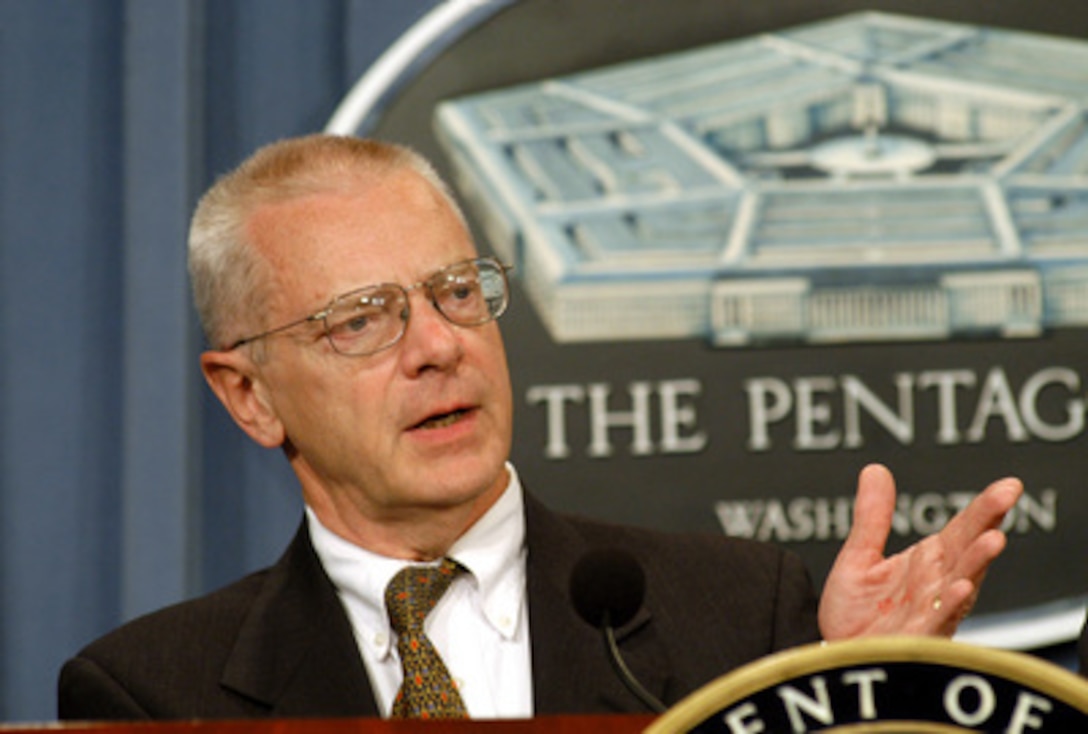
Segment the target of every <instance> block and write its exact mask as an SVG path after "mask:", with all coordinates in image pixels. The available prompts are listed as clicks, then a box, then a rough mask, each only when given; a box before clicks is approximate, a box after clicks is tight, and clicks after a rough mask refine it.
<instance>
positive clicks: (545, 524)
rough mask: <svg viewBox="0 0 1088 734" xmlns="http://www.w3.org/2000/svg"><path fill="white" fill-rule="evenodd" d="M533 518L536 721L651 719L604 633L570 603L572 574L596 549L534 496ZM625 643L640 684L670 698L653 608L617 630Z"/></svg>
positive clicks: (529, 527)
mask: <svg viewBox="0 0 1088 734" xmlns="http://www.w3.org/2000/svg"><path fill="white" fill-rule="evenodd" d="M525 515H526V541H527V544H528V546H527V547H528V549H529V552H528V560H527V564H528V569H527V570H528V573H527V576H528V597H529V629H530V637H531V638H532V667H533V698H534V705H535V712H536V714H537V715H542V714H555V713H582V712H594V711H599V712H606V711H615V712H644V711H645V708H644V707H643V705H642V704H641V703H640V702H639V701H638V699H637V698H635V697H634V695H633V694H631V693H630V692H629V691H628V690H627V689H626V687H625V686H624V685H623V683H622V682H621V681H620V680H619V678H618V677H617V675H616V673H615V671H614V670H613V669H612V667H611V663H610V661H609V659H608V655H607V654H606V652H605V644H604V640H603V638H602V635H601V632H600V630H597V629H594V628H593V627H591V626H590V625H589V624H587V623H586V622H585V621H584V620H582V619H581V617H579V616H578V613H577V612H576V611H575V610H574V606H573V605H572V604H571V601H570V593H569V588H568V585H569V579H570V573H571V570H572V569H573V568H574V565H575V563H577V561H578V559H579V558H581V556H582V554H583V553H585V552H586V551H587V550H589V549H590V548H591V547H593V542H592V541H590V540H588V539H587V538H586V537H585V536H583V534H582V533H581V532H580V530H579V528H578V527H577V526H575V525H574V524H573V523H571V522H570V521H568V520H566V519H564V518H562V517H561V516H559V515H556V514H555V513H552V512H551V511H549V510H548V509H547V508H545V507H544V506H543V505H542V504H540V503H539V502H537V501H536V500H535V499H533V498H532V497H530V496H529V495H528V494H526V497H525ZM598 541H599V539H598ZM617 642H618V644H619V647H620V650H621V653H622V654H623V656H624V660H625V662H626V663H627V665H628V667H629V668H630V669H631V671H632V673H634V675H635V677H636V678H638V680H639V681H640V682H641V683H642V684H643V686H645V687H646V689H647V690H649V691H650V692H651V693H653V694H654V695H655V696H657V697H658V698H659V699H661V698H664V696H665V693H666V689H667V685H668V681H669V676H668V672H667V671H669V670H670V669H671V666H670V665H669V664H668V655H667V653H666V651H665V647H664V645H662V644H661V641H660V640H659V639H658V638H657V635H656V633H655V631H654V626H653V624H652V620H651V615H650V613H649V611H648V610H647V608H646V606H645V605H643V607H642V608H641V609H640V610H639V611H638V613H637V614H636V615H635V617H634V618H633V619H632V620H631V621H630V622H628V623H627V624H626V625H624V626H623V627H621V628H620V629H619V630H617Z"/></svg>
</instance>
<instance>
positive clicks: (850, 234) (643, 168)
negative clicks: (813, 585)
mask: <svg viewBox="0 0 1088 734" xmlns="http://www.w3.org/2000/svg"><path fill="white" fill-rule="evenodd" d="M1086 96H1088V45H1086V44H1085V43H1081V42H1076V41H1071V40H1065V39H1058V38H1055V37H1049V36H1041V35H1033V34H1028V33H1022V32H1015V31H1009V30H1000V29H994V28H987V27H979V26H971V25H961V24H954V23H948V22H937V21H931V20H927V19H920V18H913V17H906V16H898V15H889V14H883V13H861V14H852V15H848V16H844V17H840V18H835V19H831V20H828V21H823V22H819V23H815V24H811V25H806V26H801V27H797V28H793V29H789V30H784V31H781V32H776V33H770V34H766V35H761V36H758V37H753V38H748V39H742V40H737V41H730V42H726V43H721V44H718V45H714V46H710V47H703V48H697V49H693V50H687V51H682V52H679V53H675V54H671V55H666V56H661V57H657V58H650V59H646V60H639V61H636V62H628V63H625V64H622V65H618V66H614V67H609V68H604V69H599V70H593V71H588V72H582V73H578V74H574V75H571V76H567V77H563V78H554V79H546V80H543V81H540V82H538V83H532V84H527V85H522V86H517V87H513V88H509V89H502V90H498V91H490V92H486V93H482V94H477V95H473V96H469V97H464V98H460V99H455V100H448V101H445V102H443V103H442V104H441V105H440V106H439V108H438V110H437V112H436V119H435V124H436V131H437V135H438V138H439V140H440V141H441V144H442V145H443V147H444V149H445V150H446V151H447V152H448V153H449V156H450V158H451V160H452V162H453V167H454V177H455V181H456V183H457V185H458V187H459V188H460V190H461V192H462V194H463V195H464V196H465V197H466V199H467V201H468V202H469V205H470V207H471V208H472V209H473V211H474V212H475V213H476V214H477V215H478V218H479V220H480V222H481V226H482V228H483V229H484V231H485V235H486V237H487V238H488V239H489V240H490V244H491V245H492V247H493V248H494V249H495V250H496V252H497V253H498V254H499V255H500V256H501V257H503V258H506V259H507V260H508V261H511V262H513V264H514V265H515V266H516V268H517V271H516V274H517V277H519V278H521V279H522V281H523V283H524V286H525V289H526V291H527V293H528V295H529V297H530V299H531V301H532V303H533V305H534V308H535V309H536V311H537V312H538V314H539V316H540V317H541V319H542V320H543V322H544V323H545V325H546V326H547V328H548V330H549V332H550V333H551V335H552V337H553V338H554V339H555V340H556V341H559V342H577V341H596V340H624V339H667V338H691V337H699V338H705V339H707V340H709V342H710V343H712V344H715V345H719V346H744V345H750V344H761V343H768V342H779V341H786V342H802V343H803V342H828V341H836V342H853V341H867V340H900V339H929V340H933V339H937V340H939V339H947V338H950V337H953V336H956V335H970V334H983V335H999V336H1002V337H1024V336H1033V335H1037V334H1039V333H1041V332H1042V331H1043V330H1044V329H1046V328H1049V327H1053V326H1072V325H1084V324H1088V176H1086V174H1088V126H1086V112H1085V103H1086Z"/></svg>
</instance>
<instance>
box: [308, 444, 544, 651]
mask: <svg viewBox="0 0 1088 734" xmlns="http://www.w3.org/2000/svg"><path fill="white" fill-rule="evenodd" d="M506 470H507V472H508V475H509V477H510V481H509V483H508V484H507V486H506V489H505V490H504V491H503V493H502V495H500V496H499V499H498V500H497V501H496V502H495V504H494V505H492V506H491V508H490V509H488V511H487V512H486V513H484V515H483V516H482V517H480V519H479V520H477V521H476V522H475V523H474V524H473V525H472V527H470V528H469V529H468V530H467V531H466V532H465V533H464V534H463V535H462V536H461V537H460V538H458V539H457V541H456V542H455V543H454V544H453V547H451V548H450V550H449V552H448V553H447V555H448V556H449V557H450V558H452V559H454V560H455V561H457V562H458V563H459V564H460V565H461V566H463V567H464V568H465V569H466V571H467V572H468V573H467V574H465V575H464V577H465V578H466V580H467V581H468V582H469V583H470V584H471V585H472V586H473V587H474V588H475V590H476V593H477V594H478V595H479V596H478V598H479V604H480V609H481V610H482V612H483V615H484V617H485V618H486V619H487V620H488V623H489V624H491V626H493V627H494V628H495V629H496V630H497V631H498V632H499V634H501V635H502V636H503V637H504V638H507V639H509V638H511V637H512V636H513V635H514V634H515V632H516V631H517V629H518V622H519V617H520V615H521V614H522V613H523V610H524V604H523V603H522V602H523V600H524V597H525V512H524V499H523V497H522V487H521V481H520V480H519V479H518V476H517V472H516V471H515V470H514V467H513V466H512V465H511V464H509V463H508V464H507V465H506ZM306 521H307V524H308V526H309V531H310V539H311V542H312V543H313V547H314V551H315V552H316V553H317V556H318V558H319V559H320V560H321V565H322V566H323V567H324V569H325V573H326V574H328V576H329V579H330V580H331V581H332V583H333V586H334V587H336V590H337V592H338V593H339V594H340V596H341V598H342V599H343V600H344V602H345V604H346V606H347V607H348V613H349V615H350V616H351V617H352V623H353V625H354V626H355V627H356V629H357V632H359V633H362V634H364V635H365V637H366V638H367V639H369V640H371V641H372V644H375V645H376V647H377V649H375V653H376V654H377V655H378V656H379V657H384V656H386V655H388V654H389V652H390V650H391V647H392V639H393V635H392V631H391V629H390V626H389V618H388V616H387V615H386V611H385V587H386V586H387V585H388V584H389V581H390V579H392V578H393V576H394V575H396V573H397V572H398V571H400V570H401V569H402V568H404V567H405V566H406V565H408V564H407V563H406V562H405V561H404V560H403V559H400V558H389V557H387V556H382V555H379V554H377V553H373V552H371V551H368V550H366V549H365V548H362V547H360V546H358V545H355V544H354V543H352V542H350V541H348V540H346V539H344V538H342V537H340V536H339V535H337V534H336V533H334V532H332V531H331V530H329V529H328V528H326V527H325V526H324V525H322V524H321V521H320V520H319V519H318V518H317V514H316V513H314V511H313V510H312V509H311V508H310V507H309V506H308V505H307V506H306ZM374 640H379V641H380V642H378V643H373V641H374Z"/></svg>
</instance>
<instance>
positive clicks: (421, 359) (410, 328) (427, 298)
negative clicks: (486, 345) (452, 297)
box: [402, 288, 464, 372]
mask: <svg viewBox="0 0 1088 734" xmlns="http://www.w3.org/2000/svg"><path fill="white" fill-rule="evenodd" d="M461 330H462V327H459V326H457V325H456V324H454V323H453V322H452V321H450V320H449V319H447V318H446V317H445V316H444V315H443V314H442V312H441V310H440V309H439V308H438V305H437V304H436V303H435V301H434V298H433V297H432V296H431V294H430V292H428V291H427V290H426V289H425V288H419V289H417V290H416V291H415V292H413V293H411V294H410V295H409V315H408V323H407V324H405V329H404V337H403V342H404V343H403V345H402V357H403V359H404V360H405V364H406V365H407V367H408V369H409V370H410V371H411V372H419V371H421V370H423V369H427V368H439V369H448V368H449V367H450V366H451V365H453V364H456V363H457V362H458V361H459V360H460V359H461V356H462V352H463V348H464V347H463V344H462V342H461V334H460V331H461Z"/></svg>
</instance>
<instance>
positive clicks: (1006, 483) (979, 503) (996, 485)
mask: <svg viewBox="0 0 1088 734" xmlns="http://www.w3.org/2000/svg"><path fill="white" fill-rule="evenodd" d="M1023 492H1024V485H1023V484H1022V483H1021V481H1020V480H1019V479H1017V478H1016V477H1005V478H1004V479H998V480H997V481H996V482H993V483H992V484H990V486H988V487H986V489H984V490H983V491H982V492H980V493H979V494H978V495H977V496H976V497H975V498H974V499H973V500H971V502H970V503H969V504H968V505H967V507H965V508H963V509H962V510H960V511H959V512H957V513H956V515H955V517H953V518H952V519H951V520H949V521H948V524H947V525H945V527H944V529H943V530H941V535H942V536H944V537H945V538H946V539H947V540H949V541H951V542H954V543H956V544H959V545H961V546H966V545H968V544H969V543H971V542H972V541H974V540H975V539H976V538H978V537H979V536H981V535H982V534H983V533H985V532H986V531H987V530H992V529H994V528H996V527H998V526H999V525H1001V521H1002V520H1004V519H1005V515H1007V514H1008V512H1009V510H1011V509H1012V508H1013V507H1015V506H1016V503H1017V501H1018V500H1019V499H1020V495H1021V494H1023Z"/></svg>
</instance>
